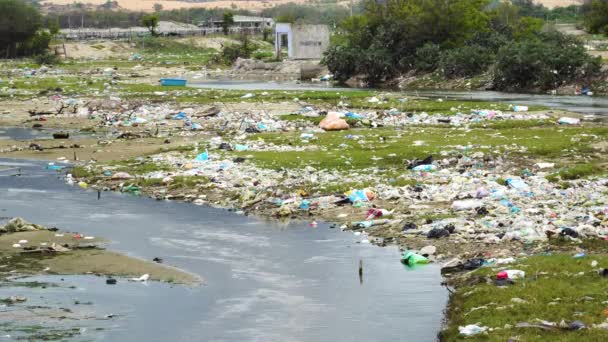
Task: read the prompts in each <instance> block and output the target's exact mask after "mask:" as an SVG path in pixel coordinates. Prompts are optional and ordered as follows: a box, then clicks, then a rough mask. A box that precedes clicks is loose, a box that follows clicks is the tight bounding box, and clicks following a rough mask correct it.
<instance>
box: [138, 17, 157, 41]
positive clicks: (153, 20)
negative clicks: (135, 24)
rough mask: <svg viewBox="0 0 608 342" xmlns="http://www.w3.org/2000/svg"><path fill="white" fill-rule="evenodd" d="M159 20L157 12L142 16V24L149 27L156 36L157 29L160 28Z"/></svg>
mask: <svg viewBox="0 0 608 342" xmlns="http://www.w3.org/2000/svg"><path fill="white" fill-rule="evenodd" d="M158 21H159V17H158V14H156V13H152V14H146V15H144V16H143V17H142V18H141V23H142V25H144V26H145V27H147V28H148V30H149V31H150V34H152V36H154V37H156V35H157V33H156V29H157V28H158Z"/></svg>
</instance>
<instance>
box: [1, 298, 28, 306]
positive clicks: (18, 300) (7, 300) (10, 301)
mask: <svg viewBox="0 0 608 342" xmlns="http://www.w3.org/2000/svg"><path fill="white" fill-rule="evenodd" d="M0 301H2V302H4V303H6V304H8V305H12V304H15V303H23V302H25V301H27V298H25V297H22V296H10V297H8V298H4V299H2V300H0Z"/></svg>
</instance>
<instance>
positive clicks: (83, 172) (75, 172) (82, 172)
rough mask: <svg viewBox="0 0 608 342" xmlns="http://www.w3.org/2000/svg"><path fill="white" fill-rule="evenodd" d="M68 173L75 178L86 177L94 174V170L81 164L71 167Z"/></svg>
mask: <svg viewBox="0 0 608 342" xmlns="http://www.w3.org/2000/svg"><path fill="white" fill-rule="evenodd" d="M70 173H71V174H72V176H74V177H76V178H87V177H92V176H93V175H94V172H92V171H90V170H89V169H87V168H85V167H83V166H75V167H73V168H72V170H71V171H70Z"/></svg>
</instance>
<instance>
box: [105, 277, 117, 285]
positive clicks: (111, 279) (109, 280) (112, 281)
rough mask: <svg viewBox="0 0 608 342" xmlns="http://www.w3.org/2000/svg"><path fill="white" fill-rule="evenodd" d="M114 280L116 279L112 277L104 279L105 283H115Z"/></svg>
mask: <svg viewBox="0 0 608 342" xmlns="http://www.w3.org/2000/svg"><path fill="white" fill-rule="evenodd" d="M116 282H117V281H116V279H114V278H108V279H106V284H107V285H116Z"/></svg>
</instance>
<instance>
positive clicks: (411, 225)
mask: <svg viewBox="0 0 608 342" xmlns="http://www.w3.org/2000/svg"><path fill="white" fill-rule="evenodd" d="M417 228H418V226H416V224H415V223H413V222H407V223H406V224H404V225H403V229H402V230H403V231H406V230H410V229H417Z"/></svg>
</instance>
